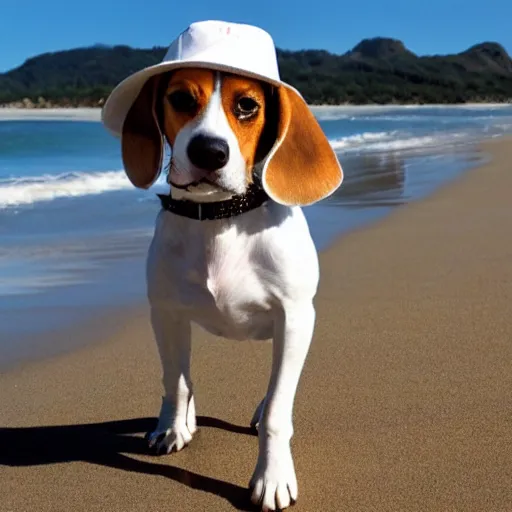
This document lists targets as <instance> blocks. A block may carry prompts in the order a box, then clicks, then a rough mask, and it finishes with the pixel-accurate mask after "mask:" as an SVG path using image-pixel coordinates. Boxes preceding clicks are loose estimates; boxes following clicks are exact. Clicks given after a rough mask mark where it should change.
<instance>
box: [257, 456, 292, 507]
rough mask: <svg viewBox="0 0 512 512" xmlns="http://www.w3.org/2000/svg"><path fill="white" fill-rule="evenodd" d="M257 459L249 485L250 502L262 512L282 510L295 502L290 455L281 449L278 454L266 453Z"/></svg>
mask: <svg viewBox="0 0 512 512" xmlns="http://www.w3.org/2000/svg"><path fill="white" fill-rule="evenodd" d="M266 455H267V456H266V457H264V458H263V459H264V460H262V457H260V458H259V459H258V464H257V465H256V469H255V470H254V475H253V477H252V479H251V483H250V484H249V488H250V490H251V501H252V502H253V503H254V504H255V505H260V506H261V509H262V511H263V512H268V511H271V510H283V509H285V508H287V507H289V506H290V505H293V504H294V503H295V501H297V477H296V476H295V469H294V467H293V459H292V454H291V451H290V449H289V447H287V448H283V449H281V450H279V451H278V453H271V452H267V454H266Z"/></svg>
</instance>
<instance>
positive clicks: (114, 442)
mask: <svg viewBox="0 0 512 512" xmlns="http://www.w3.org/2000/svg"><path fill="white" fill-rule="evenodd" d="M197 422H198V426H200V427H211V428H220V429H223V430H228V431H230V432H236V433H240V434H247V435H255V431H254V430H253V429H252V428H250V427H241V426H238V425H233V424H232V423H228V422H226V421H223V420H219V419H216V418H210V417H208V416H198V418H197ZM155 426H156V419H155V418H137V419H129V420H121V421H111V422H105V423H92V424H85V425H69V426H65V425H63V426H51V427H28V428H0V465H5V466H36V465H41V464H56V463H62V462H74V461H84V462H89V463H91V464H99V465H101V466H107V467H111V468H117V469H121V470H124V471H132V472H137V473H146V474H149V475H161V476H164V477H167V478H170V479H171V480H174V481H176V482H179V483H181V484H183V485H186V486H187V487H190V488H192V489H198V490H201V491H204V492H208V493H212V494H215V495H217V496H220V497H222V498H224V499H226V500H227V501H229V502H230V503H231V504H232V505H233V506H234V507H235V508H237V509H238V510H245V511H253V510H256V508H255V507H254V506H253V505H251V503H250V500H249V492H248V490H247V488H243V487H240V486H239V485H235V484H232V483H229V482H224V481H222V480H217V479H215V478H210V477H207V476H203V475H200V474H198V473H194V472H192V471H187V470H185V469H181V468H178V467H175V466H169V465H167V464H161V463H157V462H146V461H141V460H138V459H134V458H132V457H129V456H128V455H126V454H138V455H150V451H149V449H148V445H147V442H146V441H145V439H144V438H143V437H142V436H140V434H141V433H146V432H148V431H150V430H152V429H154V428H155Z"/></svg>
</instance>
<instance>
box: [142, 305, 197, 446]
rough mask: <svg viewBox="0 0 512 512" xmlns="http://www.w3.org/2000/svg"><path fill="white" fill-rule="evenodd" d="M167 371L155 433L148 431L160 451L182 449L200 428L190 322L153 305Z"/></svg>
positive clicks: (158, 339) (164, 372)
mask: <svg viewBox="0 0 512 512" xmlns="http://www.w3.org/2000/svg"><path fill="white" fill-rule="evenodd" d="M151 323H152V325H153V331H154V333H155V338H156V342H157V345H158V351H159V353H160V360H161V363H162V370H163V385H164V390H165V396H164V397H163V400H162V408H161V410H160V418H159V420H158V425H157V427H156V430H155V431H154V432H151V433H149V434H148V440H149V446H150V447H151V448H156V451H157V453H158V454H162V453H170V452H171V451H172V450H176V451H179V450H181V449H182V448H184V447H185V446H186V445H187V444H188V443H189V442H190V441H191V440H192V435H193V434H194V432H195V431H196V411H195V405H194V396H193V393H192V383H191V380H190V350H191V332H190V322H189V321H188V320H186V319H183V318H180V315H178V314H176V313H174V312H172V311H169V310H168V309H165V308H158V307H152V308H151Z"/></svg>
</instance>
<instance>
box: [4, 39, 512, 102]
mask: <svg viewBox="0 0 512 512" xmlns="http://www.w3.org/2000/svg"><path fill="white" fill-rule="evenodd" d="M164 53H165V49H164V48H159V47H155V48H152V49H146V50H143V49H142V50H141V49H134V48H130V47H128V46H115V47H107V46H103V45H96V46H93V47H90V48H79V49H74V50H67V51H61V52H56V53H46V54H43V55H39V56H37V57H33V58H31V59H29V60H27V61H26V62H25V63H24V64H23V65H22V66H20V67H18V68H16V69H13V70H11V71H8V72H7V73H3V74H0V104H6V103H15V102H20V101H22V100H23V99H25V104H27V105H30V103H35V104H37V103H38V101H39V102H40V104H41V105H42V106H51V105H52V104H56V105H63V106H64V105H68V106H77V105H84V106H85V105H87V106H95V105H98V104H101V102H102V101H104V99H105V98H106V97H107V96H108V94H109V92H110V91H111V89H112V88H113V86H114V85H115V84H117V83H118V82H119V81H121V80H122V79H123V78H125V77H126V76H128V75H129V74H130V73H133V72H134V71H137V70H139V69H141V68H143V67H145V66H148V65H151V64H155V63H157V62H159V61H160V60H161V59H162V57H163V55H164ZM278 58H279V65H280V69H281V76H282V78H283V80H285V81H287V82H289V83H291V84H292V85H293V86H295V87H296V88H297V89H299V90H300V91H301V92H302V94H303V95H304V97H305V98H306V100H307V101H308V102H309V103H311V104H342V103H355V104H367V103H464V102H484V101H487V102H508V101H511V100H512V60H511V58H510V57H509V55H508V54H507V52H506V51H505V49H504V48H503V47H502V46H500V45H499V44H497V43H482V44H478V45H476V46H473V47H472V48H469V49H468V50H466V51H464V52H462V53H459V54H455V55H444V56H439V55H436V56H425V57H418V56H416V55H415V54H414V53H412V52H411V51H409V50H408V49H407V48H406V47H405V45H404V44H403V43H402V42H400V41H397V40H393V39H384V38H374V39H365V40H364V41H361V42H360V43H359V44H358V45H357V46H355V47H354V48H353V49H352V50H351V51H349V52H347V53H345V54H344V55H335V54H332V53H329V52H327V51H323V50H303V51H286V50H278ZM43 98H44V101H43ZM29 100H30V101H29Z"/></svg>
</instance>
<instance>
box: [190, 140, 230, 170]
mask: <svg viewBox="0 0 512 512" xmlns="http://www.w3.org/2000/svg"><path fill="white" fill-rule="evenodd" d="M187 154H188V157H189V158H190V161H191V162H192V163H193V164H194V165H195V166H197V167H199V168H200V169H205V170H207V171H216V170H217V169H221V168H222V167H224V166H225V165H226V164H227V163H228V160H229V146H228V143H227V142H226V141H225V140H223V139H219V138H216V137H209V136H208V135H196V136H195V137H194V138H193V139H192V140H191V141H190V143H189V145H188V148H187Z"/></svg>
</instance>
